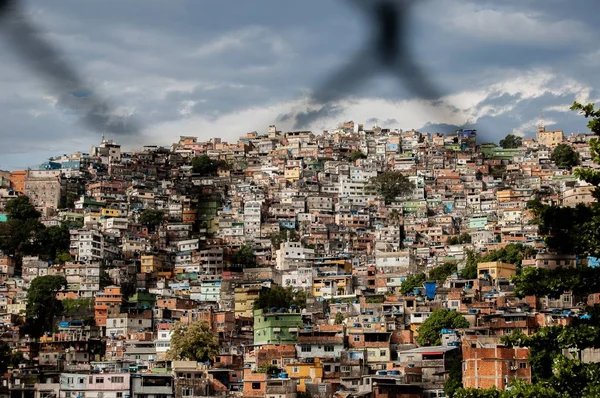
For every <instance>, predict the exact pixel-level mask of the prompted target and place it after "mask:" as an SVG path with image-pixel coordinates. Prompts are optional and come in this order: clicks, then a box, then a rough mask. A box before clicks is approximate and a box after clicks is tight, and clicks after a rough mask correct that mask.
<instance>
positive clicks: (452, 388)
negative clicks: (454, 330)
mask: <svg viewBox="0 0 600 398" xmlns="http://www.w3.org/2000/svg"><path fill="white" fill-rule="evenodd" d="M459 388H462V355H454V356H452V357H451V359H450V363H449V364H448V378H447V379H446V382H445V383H444V392H445V393H446V396H447V397H450V398H452V397H453V396H454V393H455V392H456V390H458V389H459Z"/></svg>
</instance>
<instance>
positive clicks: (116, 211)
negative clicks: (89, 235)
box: [100, 208, 121, 217]
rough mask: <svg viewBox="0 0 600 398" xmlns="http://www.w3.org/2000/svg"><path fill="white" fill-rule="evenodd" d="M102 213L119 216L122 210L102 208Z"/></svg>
mask: <svg viewBox="0 0 600 398" xmlns="http://www.w3.org/2000/svg"><path fill="white" fill-rule="evenodd" d="M100 215H101V216H103V217H119V216H120V215H121V210H119V209H106V208H105V209H102V211H101V212H100Z"/></svg>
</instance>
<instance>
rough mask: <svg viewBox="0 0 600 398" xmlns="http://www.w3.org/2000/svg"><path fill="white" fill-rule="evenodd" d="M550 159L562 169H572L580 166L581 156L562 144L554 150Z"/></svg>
mask: <svg viewBox="0 0 600 398" xmlns="http://www.w3.org/2000/svg"><path fill="white" fill-rule="evenodd" d="M550 159H551V160H552V161H553V162H554V163H555V164H556V166H557V167H560V168H561V169H570V168H571V167H574V166H577V164H579V154H578V153H577V152H575V150H574V149H573V148H572V147H571V146H570V145H567V144H560V145H558V146H557V147H556V148H554V150H553V151H552V154H551V155H550Z"/></svg>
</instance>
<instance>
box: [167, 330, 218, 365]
mask: <svg viewBox="0 0 600 398" xmlns="http://www.w3.org/2000/svg"><path fill="white" fill-rule="evenodd" d="M218 354H219V338H218V337H217V335H216V334H215V333H214V332H213V331H212V330H211V328H210V325H209V324H208V323H207V322H204V321H196V322H194V323H192V324H191V325H187V324H185V323H181V322H177V323H175V325H174V327H173V334H172V336H171V348H170V349H169V351H168V352H167V358H168V359H170V360H175V361H177V360H187V361H196V362H206V361H208V360H211V361H212V360H214V358H215V357H216V356H217V355H218Z"/></svg>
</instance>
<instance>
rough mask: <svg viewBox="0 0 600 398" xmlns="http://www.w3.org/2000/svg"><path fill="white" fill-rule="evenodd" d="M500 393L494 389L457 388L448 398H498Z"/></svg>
mask: <svg viewBox="0 0 600 398" xmlns="http://www.w3.org/2000/svg"><path fill="white" fill-rule="evenodd" d="M500 394H501V391H500V390H498V389H497V388H495V387H492V388H488V389H481V388H459V389H458V390H456V392H455V393H454V395H453V396H452V397H450V398H500Z"/></svg>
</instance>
